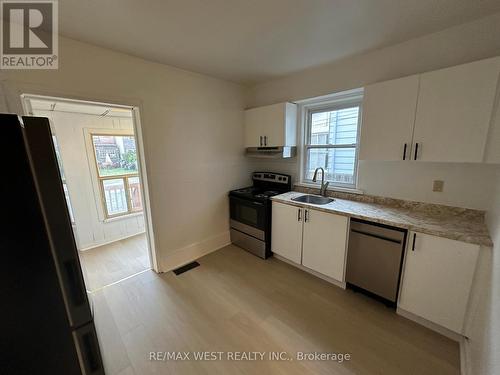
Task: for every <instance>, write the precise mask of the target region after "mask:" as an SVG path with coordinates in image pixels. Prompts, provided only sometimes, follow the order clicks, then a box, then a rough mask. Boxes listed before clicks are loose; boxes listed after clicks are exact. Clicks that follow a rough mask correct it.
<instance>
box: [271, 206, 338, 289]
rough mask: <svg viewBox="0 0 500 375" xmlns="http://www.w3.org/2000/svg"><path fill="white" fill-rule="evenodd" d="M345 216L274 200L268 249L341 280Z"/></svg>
mask: <svg viewBox="0 0 500 375" xmlns="http://www.w3.org/2000/svg"><path fill="white" fill-rule="evenodd" d="M347 226H348V218H347V217H345V216H340V215H335V214H330V213H326V212H321V211H316V210H311V209H305V208H300V207H295V206H291V205H287V204H282V203H277V202H273V214H272V235H271V250H272V252H273V253H276V254H278V255H280V256H282V257H283V258H286V259H288V260H291V261H292V262H294V263H297V264H302V265H303V266H305V267H307V268H310V269H311V270H313V271H316V272H319V273H321V274H323V275H325V276H328V277H330V278H332V279H335V280H337V281H339V282H343V281H344V263H345V256H346V243H347Z"/></svg>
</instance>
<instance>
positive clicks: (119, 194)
mask: <svg viewBox="0 0 500 375" xmlns="http://www.w3.org/2000/svg"><path fill="white" fill-rule="evenodd" d="M102 187H103V191H104V200H105V201H106V211H107V213H108V216H113V215H118V214H122V213H125V212H127V211H128V208H127V196H126V194H125V182H124V180H123V178H115V179H111V180H102Z"/></svg>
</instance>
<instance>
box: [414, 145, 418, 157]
mask: <svg viewBox="0 0 500 375" xmlns="http://www.w3.org/2000/svg"><path fill="white" fill-rule="evenodd" d="M417 155H418V142H417V143H415V158H414V160H417Z"/></svg>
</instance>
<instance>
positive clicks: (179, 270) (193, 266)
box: [174, 262, 200, 276]
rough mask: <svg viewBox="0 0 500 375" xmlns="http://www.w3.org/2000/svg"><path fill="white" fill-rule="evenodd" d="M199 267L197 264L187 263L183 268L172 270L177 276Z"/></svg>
mask: <svg viewBox="0 0 500 375" xmlns="http://www.w3.org/2000/svg"><path fill="white" fill-rule="evenodd" d="M199 265H200V263H198V262H191V263H188V264H186V265H185V266H182V267H179V268H176V269H175V270H174V273H175V274H176V275H177V276H179V275H180V274H181V273H184V272H187V271H189V270H192V269H193V268H196V267H198V266H199Z"/></svg>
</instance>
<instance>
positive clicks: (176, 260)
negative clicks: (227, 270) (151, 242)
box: [161, 231, 231, 272]
mask: <svg viewBox="0 0 500 375" xmlns="http://www.w3.org/2000/svg"><path fill="white" fill-rule="evenodd" d="M230 243H231V239H230V236H229V231H226V232H223V233H220V234H218V235H215V236H212V237H209V238H207V239H205V240H203V241H200V242H196V243H193V244H191V245H188V246H185V247H182V248H180V249H177V250H174V251H171V252H169V253H168V254H167V255H166V256H165V257H163V258H162V260H161V272H168V271H171V270H173V269H176V268H179V267H182V266H184V265H186V264H188V263H191V262H192V261H194V260H196V259H198V258H201V257H202V256H204V255H207V254H210V253H211V252H214V251H216V250H219V249H220V248H222V247H224V246H227V245H229V244H230Z"/></svg>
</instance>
